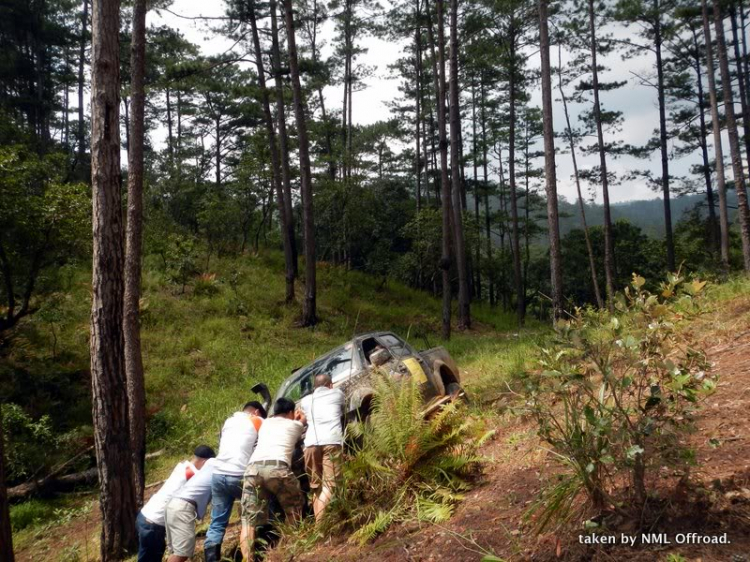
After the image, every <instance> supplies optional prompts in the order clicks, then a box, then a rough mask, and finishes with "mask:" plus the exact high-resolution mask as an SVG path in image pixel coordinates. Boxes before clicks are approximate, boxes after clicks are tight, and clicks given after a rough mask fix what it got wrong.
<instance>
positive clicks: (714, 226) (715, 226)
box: [690, 25, 720, 254]
mask: <svg viewBox="0 0 750 562" xmlns="http://www.w3.org/2000/svg"><path fill="white" fill-rule="evenodd" d="M690 31H691V32H692V34H693V47H694V53H695V54H694V56H693V62H694V63H695V64H694V69H695V80H696V84H697V86H698V118H699V124H700V133H699V134H700V145H701V157H702V158H703V179H704V181H705V182H706V201H707V203H708V229H709V239H710V242H711V250H712V251H713V252H714V253H715V254H719V252H720V248H719V236H720V234H719V223H718V221H717V220H716V204H715V202H714V189H713V185H712V183H711V162H710V160H709V159H708V127H707V126H706V96H705V94H704V92H703V71H702V70H701V56H700V47H699V44H698V32H697V31H696V29H695V27H694V26H693V25H691V26H690ZM712 66H713V65H712Z"/></svg>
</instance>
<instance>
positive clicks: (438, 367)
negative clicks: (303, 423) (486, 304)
mask: <svg viewBox="0 0 750 562" xmlns="http://www.w3.org/2000/svg"><path fill="white" fill-rule="evenodd" d="M376 367H381V368H383V369H386V371H388V372H390V373H391V374H392V376H395V377H405V376H410V377H413V379H414V380H415V381H416V382H417V383H418V384H419V385H420V388H421V390H422V395H423V397H424V400H425V402H426V403H428V402H431V401H434V400H439V399H440V398H442V397H445V396H453V397H457V396H459V395H463V390H462V389H461V381H460V377H459V372H458V367H457V366H456V362H455V361H454V360H453V358H452V357H451V356H450V354H449V353H448V351H447V350H446V349H445V348H443V347H434V348H432V349H428V350H426V351H417V350H415V349H414V348H413V347H412V346H411V345H409V344H408V343H407V342H405V341H404V340H403V339H401V338H400V337H398V336H397V335H396V334H394V333H392V332H371V333H369V334H362V335H360V336H357V337H355V338H354V339H352V340H351V341H348V342H346V343H345V344H343V345H341V346H339V347H337V348H336V349H333V350H332V351H329V352H328V353H326V354H325V355H322V356H320V357H318V358H317V359H315V361H313V362H312V363H310V364H309V365H306V366H304V367H301V368H299V369H296V370H295V371H294V372H293V373H292V375H291V376H290V377H289V378H287V379H286V381H284V383H283V384H282V385H281V387H280V388H279V391H278V392H277V393H276V399H277V400H278V399H279V398H282V397H283V398H289V399H291V400H294V401H295V402H299V401H300V400H301V399H302V398H303V397H305V396H307V395H308V394H310V393H312V391H313V385H314V380H315V376H316V375H318V374H321V373H326V374H328V375H330V376H331V380H332V381H333V386H334V387H335V388H341V390H343V391H344V394H345V395H346V400H347V411H346V412H347V418H348V419H350V420H351V419H354V418H356V417H358V416H359V417H366V416H367V414H368V413H369V410H370V404H371V401H372V397H373V394H374V391H373V381H372V373H373V370H374V369H375V368H376ZM252 390H253V392H257V393H259V394H260V395H261V396H262V397H263V402H264V406H265V407H266V410H268V411H269V414H270V413H271V411H270V406H271V393H270V392H269V390H268V387H267V386H266V385H265V384H263V383H258V384H256V385H255V386H253V388H252Z"/></svg>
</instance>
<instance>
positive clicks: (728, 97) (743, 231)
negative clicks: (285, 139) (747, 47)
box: [713, 0, 750, 272]
mask: <svg viewBox="0 0 750 562" xmlns="http://www.w3.org/2000/svg"><path fill="white" fill-rule="evenodd" d="M713 8H714V30H715V32H716V48H717V49H718V51H719V71H720V75H721V88H722V90H724V114H725V116H726V121H727V134H728V136H729V150H730V151H731V154H732V171H733V172H734V186H735V191H736V192H737V206H738V210H737V214H738V216H739V221H740V236H741V238H742V257H743V261H744V264H745V271H746V272H750V211H748V206H747V192H746V191H745V174H744V170H743V169H742V152H741V151H740V139H739V135H738V134H737V119H736V117H735V115H734V99H733V95H732V80H731V76H730V74H729V60H728V57H727V44H726V40H725V39H724V20H723V14H722V11H721V3H720V2H719V0H713Z"/></svg>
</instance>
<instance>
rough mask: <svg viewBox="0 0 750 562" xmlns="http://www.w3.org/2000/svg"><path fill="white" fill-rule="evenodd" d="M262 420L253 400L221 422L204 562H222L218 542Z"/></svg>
mask: <svg viewBox="0 0 750 562" xmlns="http://www.w3.org/2000/svg"><path fill="white" fill-rule="evenodd" d="M265 417H266V411H265V409H264V408H263V406H262V405H261V404H260V402H256V401H254V400H253V401H251V402H248V403H247V404H245V405H244V406H243V407H242V411H241V412H235V413H234V414H232V416H231V417H230V418H229V419H227V420H226V421H225V422H224V426H223V427H222V430H221V440H220V442H219V454H218V456H217V457H216V462H215V465H214V473H213V477H212V479H211V496H212V499H211V525H210V526H209V527H208V531H207V532H206V542H205V543H204V545H203V548H204V554H205V560H206V562H218V561H219V560H221V543H222V542H223V540H224V534H225V533H226V530H227V525H228V524H229V517H230V516H231V515H232V507H233V506H234V500H239V499H240V498H241V497H242V476H243V474H244V473H245V469H246V468H247V464H248V462H249V461H250V456H251V455H252V454H253V449H255V443H256V441H257V439H258V430H260V428H261V424H262V423H263V418H265Z"/></svg>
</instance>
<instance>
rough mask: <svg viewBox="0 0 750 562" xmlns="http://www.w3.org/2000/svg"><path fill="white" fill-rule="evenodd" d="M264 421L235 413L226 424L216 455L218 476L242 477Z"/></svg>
mask: <svg viewBox="0 0 750 562" xmlns="http://www.w3.org/2000/svg"><path fill="white" fill-rule="evenodd" d="M262 423H263V419H262V418H259V417H258V416H252V415H250V414H248V413H246V412H235V413H234V415H233V416H232V417H231V418H229V419H228V420H227V421H225V422H224V427H223V428H222V429H221V440H220V441H219V454H218V455H216V468H214V472H215V473H216V474H226V475H229V476H242V475H243V474H244V473H245V468H247V463H248V462H249V461H250V456H251V455H252V454H253V449H254V448H255V442H256V441H257V440H258V430H259V429H260V426H261V424H262Z"/></svg>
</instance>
